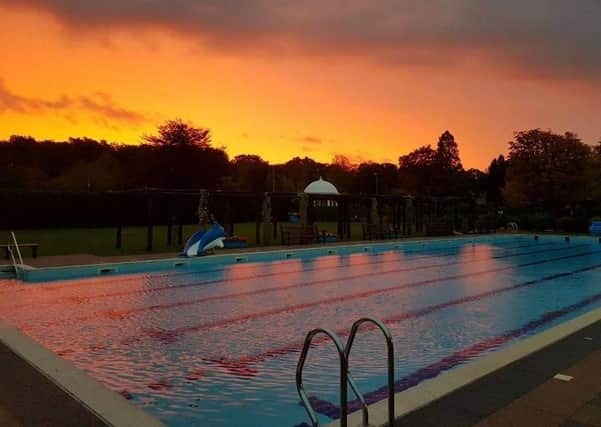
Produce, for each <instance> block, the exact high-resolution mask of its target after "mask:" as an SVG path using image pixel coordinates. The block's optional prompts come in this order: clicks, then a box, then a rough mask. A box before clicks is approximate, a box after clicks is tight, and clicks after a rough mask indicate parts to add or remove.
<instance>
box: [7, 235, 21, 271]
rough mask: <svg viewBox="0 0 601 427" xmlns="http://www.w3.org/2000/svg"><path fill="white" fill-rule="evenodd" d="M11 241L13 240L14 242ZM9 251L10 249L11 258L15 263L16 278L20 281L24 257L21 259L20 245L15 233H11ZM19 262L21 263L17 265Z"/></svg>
mask: <svg viewBox="0 0 601 427" xmlns="http://www.w3.org/2000/svg"><path fill="white" fill-rule="evenodd" d="M10 240H12V242H11V241H10ZM7 249H8V253H9V254H10V258H11V260H12V262H13V268H14V270H15V276H16V277H17V279H19V278H20V274H19V265H22V264H23V257H21V250H20V249H19V244H18V243H17V239H16V237H15V233H13V232H12V231H11V232H10V233H9V242H8V247H7ZM15 249H16V251H17V256H18V258H15ZM17 261H19V262H18V263H17Z"/></svg>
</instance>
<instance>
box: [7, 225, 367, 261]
mask: <svg viewBox="0 0 601 427" xmlns="http://www.w3.org/2000/svg"><path fill="white" fill-rule="evenodd" d="M317 226H318V228H319V230H325V231H328V232H330V233H334V234H336V231H337V224H336V223H335V222H325V223H317ZM278 227H279V226H278ZM196 230H198V225H196V224H191V225H185V226H184V230H183V234H184V242H185V241H186V239H187V238H188V237H190V235H192V233H194V232H195V231H196ZM13 231H14V232H15V235H16V236H17V240H18V241H19V243H39V245H40V247H39V250H38V256H47V255H68V254H92V255H99V256H103V255H104V256H108V255H131V254H143V253H146V227H124V228H123V231H122V248H121V249H116V248H115V241H116V234H117V229H116V228H56V229H40V230H32V229H24V230H13ZM234 234H236V235H237V236H244V237H246V238H247V239H248V243H249V245H250V246H254V245H255V243H256V240H255V223H238V224H235V226H234ZM278 234H279V230H278ZM0 236H2V237H1V238H0V243H6V242H7V241H8V230H0ZM351 236H352V239H353V240H358V239H360V238H361V224H351ZM172 239H173V244H172V245H171V246H167V226H155V227H154V228H153V252H156V253H160V252H178V251H180V250H181V249H182V248H181V247H180V246H179V245H178V244H177V227H173V236H172ZM273 243H274V244H276V245H277V244H280V239H279V235H278V239H276V240H275V241H274V242H273ZM30 254H31V252H30V250H29V249H27V248H24V249H23V257H29V256H30Z"/></svg>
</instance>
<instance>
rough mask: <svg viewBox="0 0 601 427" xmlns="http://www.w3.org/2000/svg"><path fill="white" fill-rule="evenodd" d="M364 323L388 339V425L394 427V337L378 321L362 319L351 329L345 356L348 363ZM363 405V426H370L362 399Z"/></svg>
mask: <svg viewBox="0 0 601 427" xmlns="http://www.w3.org/2000/svg"><path fill="white" fill-rule="evenodd" d="M364 323H373V324H374V325H376V326H377V327H378V328H379V329H380V331H382V333H383V334H384V337H385V338H386V347H387V351H388V425H389V426H391V427H392V426H393V425H394V344H393V343H392V335H391V334H390V330H389V329H388V327H387V326H386V325H385V324H384V323H382V322H381V321H380V320H378V319H374V318H371V317H362V318H361V319H359V320H357V321H356V322H355V323H353V326H352V327H351V333H350V335H349V337H348V340H347V342H346V346H345V348H344V355H345V356H346V359H347V363H348V359H349V355H350V352H351V348H352V347H353V342H354V341H355V336H356V335H357V332H358V330H359V327H360V326H361V325H362V324H364ZM361 404H362V406H363V424H364V425H366V426H367V425H369V418H368V417H369V414H368V412H367V405H366V404H365V401H364V400H362V399H361Z"/></svg>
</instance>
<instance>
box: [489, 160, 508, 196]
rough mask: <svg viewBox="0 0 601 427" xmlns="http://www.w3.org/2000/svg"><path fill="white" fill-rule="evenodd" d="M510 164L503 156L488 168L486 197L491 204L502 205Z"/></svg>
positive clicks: (493, 161)
mask: <svg viewBox="0 0 601 427" xmlns="http://www.w3.org/2000/svg"><path fill="white" fill-rule="evenodd" d="M507 167H508V162H507V161H506V160H505V157H504V156H503V155H502V154H501V155H499V157H497V158H496V159H493V160H492V161H491V162H490V165H489V166H488V169H487V173H488V179H487V190H486V197H487V199H488V201H489V202H492V203H501V202H502V201H503V194H502V191H503V188H504V187H505V174H506V173H507Z"/></svg>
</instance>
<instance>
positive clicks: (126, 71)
mask: <svg viewBox="0 0 601 427" xmlns="http://www.w3.org/2000/svg"><path fill="white" fill-rule="evenodd" d="M438 3H440V2H438ZM130 5H131V7H127V8H122V9H120V8H119V7H118V6H117V5H116V3H114V4H113V3H112V2H107V3H106V5H105V6H103V7H100V6H98V4H94V3H88V4H85V5H78V3H77V2H53V1H48V2H43V1H35V0H29V1H25V2H16V1H9V0H3V1H0V12H1V13H0V24H2V26H1V27H0V43H1V44H2V45H3V46H10V49H5V51H4V52H3V53H4V61H3V62H2V64H1V65H0V139H7V138H8V137H9V136H11V135H15V134H16V135H26V136H32V137H34V138H36V139H53V140H66V139H67V138H69V137H89V138H93V139H98V140H106V141H108V142H115V143H126V144H138V143H140V142H141V140H142V137H143V135H148V134H152V133H153V132H154V131H155V130H156V128H157V126H158V125H160V124H161V123H163V122H165V121H167V120H170V119H174V118H181V119H183V120H184V121H189V122H191V123H192V124H193V125H195V126H199V127H203V128H208V129H210V130H211V134H212V141H213V145H214V146H216V147H222V146H223V147H226V149H227V153H228V155H229V156H230V157H234V156H236V155H238V154H258V155H260V156H261V157H262V158H264V159H265V160H267V161H269V162H271V163H281V162H284V161H287V160H289V159H290V158H292V157H295V156H299V157H305V156H307V157H310V158H313V159H315V160H318V161H321V162H329V161H331V160H332V158H333V157H334V156H336V155H344V156H346V157H348V158H349V159H350V160H351V161H353V162H354V163H360V162H365V161H376V162H390V163H394V164H396V163H397V162H398V157H399V156H400V155H404V154H407V153H409V152H411V151H412V150H414V149H416V148H418V147H420V146H423V145H428V144H432V145H435V144H436V141H437V139H438V137H439V136H440V134H441V133H443V132H444V131H445V130H449V131H451V132H452V133H453V134H454V135H455V138H456V140H457V142H458V144H459V148H460V150H461V155H462V158H463V160H464V165H465V166H466V168H471V167H474V168H479V169H485V168H486V167H487V166H488V164H489V163H490V160H491V159H493V158H495V157H497V156H498V155H499V154H506V153H507V143H508V141H510V140H512V138H513V136H514V133H515V132H518V131H522V130H526V129H533V128H541V129H551V130H553V131H554V132H558V133H564V132H568V131H569V132H575V133H576V134H578V135H579V136H580V137H581V138H582V140H583V141H584V142H585V143H587V144H589V145H593V144H595V143H596V142H597V141H598V140H599V139H600V138H601V129H600V128H599V127H598V124H597V123H596V121H595V117H597V116H596V112H595V108H594V104H595V102H596V101H595V99H597V98H598V97H599V95H600V94H601V79H600V78H599V74H598V73H597V72H596V71H598V67H599V61H598V59H599V57H600V53H599V48H598V46H595V45H594V43H592V44H591V43H588V44H586V41H587V40H588V39H589V38H590V37H592V36H594V35H595V34H597V33H598V31H599V30H598V29H595V28H593V27H591V26H590V25H589V21H590V19H588V18H587V17H586V14H585V13H584V12H586V10H587V8H582V10H571V12H570V13H572V14H573V18H574V19H576V18H578V19H580V20H581V21H579V22H580V24H581V25H582V27H581V28H580V29H579V31H575V32H574V34H571V33H570V34H569V35H566V36H565V38H562V37H559V38H558V37H557V36H554V35H553V33H552V32H551V31H552V30H553V25H555V24H557V23H558V22H562V21H561V14H562V13H564V14H565V13H567V12H566V10H567V9H566V7H564V6H562V5H560V4H555V5H551V4H546V3H545V4H542V3H541V4H539V5H538V6H537V7H534V6H532V5H529V6H524V7H522V9H521V15H522V16H521V17H519V18H518V16H519V15H520V14H517V15H511V14H509V10H510V9H511V7H510V6H511V5H509V4H508V5H507V6H503V7H501V6H498V7H488V8H477V7H475V6H474V5H472V4H471V3H470V2H467V1H466V2H461V3H459V4H457V6H456V8H455V10H456V12H457V13H456V14H455V13H451V11H449V10H448V9H443V8H442V7H437V3H435V4H432V5H430V6H411V7H409V6H402V5H397V6H394V7H393V9H394V12H395V13H389V12H387V10H386V8H385V7H384V6H383V5H379V4H373V5H371V6H364V5H361V2H353V3H351V4H349V6H348V8H347V9H348V10H347V11H346V12H345V13H344V14H342V15H341V16H340V18H339V19H335V18H334V15H332V14H333V13H335V12H334V9H335V8H334V7H333V6H332V5H328V6H322V7H318V5H317V4H315V5H313V4H311V3H307V4H306V5H303V6H294V7H293V6H291V5H285V4H283V3H282V4H280V5H274V4H270V3H269V2H265V3H263V2H259V1H257V2H256V5H255V6H256V7H257V9H256V10H255V9H253V8H252V7H251V6H250V5H248V6H247V7H245V8H241V7H235V6H233V5H229V6H228V5H226V4H223V5H219V6H217V5H212V6H208V5H206V4H197V5H193V4H192V3H191V4H187V3H186V2H184V3H182V4H181V5H180V8H181V9H177V10H175V11H170V10H163V8H161V7H160V6H159V5H158V4H157V5H150V6H148V7H147V8H146V9H144V8H142V6H141V5H140V8H139V9H137V8H136V3H135V2H134V3H131V4H130ZM441 5H442V3H441V4H440V5H438V6H441ZM594 7H595V4H594V3H590V8H594ZM259 10H260V12H259ZM459 12H462V13H459ZM361 14H365V16H366V20H369V19H372V20H373V22H380V23H381V25H380V26H378V25H370V24H368V23H366V22H364V21H365V20H363V19H361ZM542 15H544V16H546V17H547V18H548V22H546V21H545V22H542V21H539V20H538V16H542ZM489 19H496V20H497V21H496V22H497V24H498V25H497V28H496V29H491V28H489V27H488V26H487V25H484V23H485V22H487V20H489ZM558 20H559V21H558ZM420 23H421V26H420ZM529 25H531V26H533V28H532V30H531V29H530V28H528V26H529ZM535 29H536V30H538V31H542V32H543V34H545V35H546V36H548V40H544V39H542V38H541V37H539V35H537V34H535V32H534V30H535ZM516 31H521V33H522V36H523V38H522V39H520V42H519V43H518V44H516V40H514V39H515V37H517V36H515V35H514V33H516ZM570 42H573V43H578V48H574V46H575V45H570ZM591 107H593V108H591Z"/></svg>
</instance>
